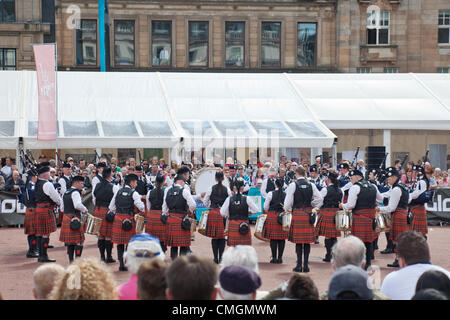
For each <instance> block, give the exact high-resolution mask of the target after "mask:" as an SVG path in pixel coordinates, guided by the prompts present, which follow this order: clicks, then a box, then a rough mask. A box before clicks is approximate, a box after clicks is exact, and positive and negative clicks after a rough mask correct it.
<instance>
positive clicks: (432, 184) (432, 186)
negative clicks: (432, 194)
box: [425, 162, 440, 190]
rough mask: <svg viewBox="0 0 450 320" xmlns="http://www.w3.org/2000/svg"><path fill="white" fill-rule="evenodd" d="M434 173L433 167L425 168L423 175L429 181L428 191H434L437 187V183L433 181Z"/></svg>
mask: <svg viewBox="0 0 450 320" xmlns="http://www.w3.org/2000/svg"><path fill="white" fill-rule="evenodd" d="M427 163H428V162H427ZM438 169H439V168H438ZM439 170H440V169H439ZM434 172H435V170H434V169H433V167H425V174H426V176H427V178H428V180H429V181H430V190H433V189H436V188H437V187H438V182H437V181H436V180H435V176H434V175H433V174H434Z"/></svg>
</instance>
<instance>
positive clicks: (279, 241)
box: [262, 179, 288, 263]
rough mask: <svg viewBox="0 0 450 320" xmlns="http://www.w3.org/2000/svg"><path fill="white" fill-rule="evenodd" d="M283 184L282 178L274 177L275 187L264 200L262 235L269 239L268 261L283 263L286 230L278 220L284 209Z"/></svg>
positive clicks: (284, 193) (284, 194) (286, 236)
mask: <svg viewBox="0 0 450 320" xmlns="http://www.w3.org/2000/svg"><path fill="white" fill-rule="evenodd" d="M283 184H284V182H283V180H281V179H276V180H275V188H276V189H275V190H273V191H270V192H269V194H268V195H267V198H266V199H265V201H264V211H265V213H266V214H267V217H266V222H265V223H264V226H263V230H262V235H263V237H264V238H265V239H270V250H271V252H272V259H271V260H270V263H283V253H284V247H285V246H286V239H287V238H288V233H287V231H284V230H283V227H282V225H281V224H280V223H279V222H278V216H279V214H280V213H281V212H283V211H284V210H283V204H284V199H285V198H286V192H284V190H283ZM277 251H278V255H277Z"/></svg>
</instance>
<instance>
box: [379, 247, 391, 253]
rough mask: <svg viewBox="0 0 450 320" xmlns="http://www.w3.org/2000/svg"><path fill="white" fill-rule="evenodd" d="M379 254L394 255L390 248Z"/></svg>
mask: <svg viewBox="0 0 450 320" xmlns="http://www.w3.org/2000/svg"><path fill="white" fill-rule="evenodd" d="M380 253H381V254H390V253H394V249H391V248H389V249H388V248H386V249H384V250H383V251H380Z"/></svg>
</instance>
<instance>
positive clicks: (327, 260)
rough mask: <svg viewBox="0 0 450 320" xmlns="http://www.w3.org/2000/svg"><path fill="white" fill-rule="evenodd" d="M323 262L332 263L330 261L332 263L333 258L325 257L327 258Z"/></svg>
mask: <svg viewBox="0 0 450 320" xmlns="http://www.w3.org/2000/svg"><path fill="white" fill-rule="evenodd" d="M322 261H323V262H330V261H331V258H330V257H325V258H323V259H322Z"/></svg>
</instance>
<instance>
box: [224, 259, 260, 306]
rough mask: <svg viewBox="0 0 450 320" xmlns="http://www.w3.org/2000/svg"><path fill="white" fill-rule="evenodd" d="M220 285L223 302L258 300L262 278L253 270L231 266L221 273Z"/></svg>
mask: <svg viewBox="0 0 450 320" xmlns="http://www.w3.org/2000/svg"><path fill="white" fill-rule="evenodd" d="M219 285H220V287H219V295H220V297H221V298H222V299H223V300H256V291H257V290H258V288H259V287H261V278H260V277H259V275H258V274H257V273H256V272H254V271H253V270H250V269H248V268H246V267H243V266H239V265H231V266H228V267H225V268H223V269H222V270H221V271H220V274H219Z"/></svg>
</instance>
